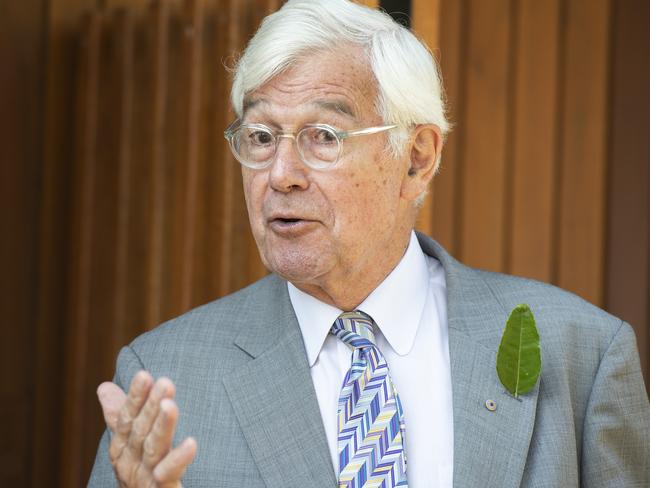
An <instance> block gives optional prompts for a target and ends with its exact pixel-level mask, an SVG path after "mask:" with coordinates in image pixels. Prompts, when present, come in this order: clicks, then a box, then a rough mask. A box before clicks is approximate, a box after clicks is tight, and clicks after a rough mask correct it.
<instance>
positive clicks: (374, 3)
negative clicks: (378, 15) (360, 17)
mask: <svg viewBox="0 0 650 488" xmlns="http://www.w3.org/2000/svg"><path fill="white" fill-rule="evenodd" d="M355 1H356V2H357V3H360V4H361V5H365V6H366V7H372V8H377V7H378V6H379V0H355Z"/></svg>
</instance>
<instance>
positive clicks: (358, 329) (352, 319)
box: [330, 310, 375, 349]
mask: <svg viewBox="0 0 650 488" xmlns="http://www.w3.org/2000/svg"><path fill="white" fill-rule="evenodd" d="M373 324H374V320H372V318H371V317H370V315H368V314H366V313H364V312H362V311H360V310H355V311H354V312H343V313H342V314H341V315H339V316H338V318H337V319H336V321H335V322H334V325H332V329H331V330H330V332H331V333H332V334H334V335H335V336H336V337H338V338H339V339H340V340H342V341H343V342H345V343H346V344H348V345H349V346H351V347H353V348H355V349H357V348H360V347H370V346H374V345H375V333H374V332H373V329H372V328H373Z"/></svg>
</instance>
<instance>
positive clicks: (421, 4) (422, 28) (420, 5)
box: [411, 0, 440, 235]
mask: <svg viewBox="0 0 650 488" xmlns="http://www.w3.org/2000/svg"><path fill="white" fill-rule="evenodd" d="M411 8H412V15H413V24H412V29H413V31H414V32H415V34H416V35H418V36H419V37H420V39H422V40H423V41H424V42H425V43H426V45H427V46H428V47H429V49H431V51H432V52H433V53H434V54H436V55H437V53H438V40H439V22H438V19H439V18H440V0H413V2H412V6H411ZM433 205H434V201H433V198H432V195H431V194H429V195H427V198H426V200H425V201H424V204H423V205H422V209H421V210H420V214H419V215H418V222H417V225H416V228H417V229H418V230H420V231H422V232H424V233H425V234H427V235H432V234H433Z"/></svg>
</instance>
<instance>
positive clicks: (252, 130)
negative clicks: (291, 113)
mask: <svg viewBox="0 0 650 488" xmlns="http://www.w3.org/2000/svg"><path fill="white" fill-rule="evenodd" d="M395 127H397V125H382V126H377V127H366V128H365V129H357V130H352V131H340V130H337V129H335V128H334V127H332V126H329V125H327V124H308V125H305V126H304V127H302V128H301V129H300V130H298V131H297V132H286V131H278V130H273V129H271V128H269V127H267V126H265V125H263V124H242V123H240V122H239V121H238V120H236V121H235V122H233V123H232V124H231V125H230V126H229V127H228V128H227V129H226V130H225V132H224V136H225V138H226V139H227V140H228V142H229V144H230V149H231V150H232V153H233V155H234V156H235V158H236V159H237V161H239V162H240V163H241V164H243V165H244V166H246V167H247V168H252V169H264V168H267V167H268V166H270V165H271V163H272V162H273V160H274V159H275V153H276V151H277V149H278V144H279V143H280V139H282V138H283V137H287V138H290V139H293V140H294V141H295V143H296V147H297V149H298V154H299V155H300V159H301V160H302V162H303V163H305V164H306V165H307V166H309V167H310V168H312V169H318V170H326V169H329V168H332V167H334V166H335V165H336V163H337V162H338V160H339V158H340V156H341V150H342V148H343V141H344V140H345V139H347V138H349V137H358V136H365V135H370V134H377V133H379V132H384V131H387V130H390V129H394V128H395Z"/></svg>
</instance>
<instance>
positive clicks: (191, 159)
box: [176, 0, 204, 310]
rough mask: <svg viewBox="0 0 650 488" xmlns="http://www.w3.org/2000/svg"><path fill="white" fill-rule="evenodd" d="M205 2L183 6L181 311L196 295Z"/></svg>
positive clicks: (189, 0)
mask: <svg viewBox="0 0 650 488" xmlns="http://www.w3.org/2000/svg"><path fill="white" fill-rule="evenodd" d="M203 8H204V7H203V0H186V1H185V5H184V12H183V17H184V19H185V20H184V23H185V30H184V36H183V43H184V55H183V58H184V60H185V63H186V65H185V67H184V68H183V71H184V72H185V73H186V76H187V78H186V80H185V84H186V85H185V90H186V95H185V96H186V97H187V101H186V112H185V114H184V117H185V124H184V125H185V130H186V133H185V157H184V158H183V160H182V161H179V162H177V164H184V165H185V166H186V177H185V178H186V179H185V188H184V202H183V206H182V208H183V209H184V215H183V222H184V229H183V230H182V232H181V233H180V234H181V236H182V242H181V249H180V251H179V252H178V254H177V256H176V258H177V259H180V265H179V266H178V268H176V269H179V270H180V282H181V290H180V293H181V301H180V307H181V309H182V310H187V309H189V308H190V307H191V306H192V304H193V301H192V297H193V293H194V270H195V251H196V249H195V247H196V226H197V213H196V212H197V199H198V196H197V190H198V176H199V149H198V144H199V135H200V115H201V112H200V103H201V70H202V67H201V63H202V49H203Z"/></svg>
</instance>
